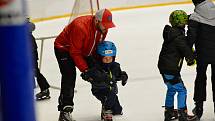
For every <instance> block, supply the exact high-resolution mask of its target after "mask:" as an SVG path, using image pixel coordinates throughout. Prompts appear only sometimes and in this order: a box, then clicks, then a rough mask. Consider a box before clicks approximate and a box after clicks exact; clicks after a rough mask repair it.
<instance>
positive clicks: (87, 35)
mask: <svg viewBox="0 0 215 121" xmlns="http://www.w3.org/2000/svg"><path fill="white" fill-rule="evenodd" d="M112 27H115V25H114V23H113V22H112V14H111V12H110V11H109V10H108V9H102V10H99V11H97V12H96V14H95V15H94V16H91V15H87V16H81V17H78V18H76V19H74V20H73V21H72V22H71V23H70V24H69V25H68V26H66V27H65V28H64V30H63V31H62V32H61V33H60V35H59V36H58V37H57V38H56V40H55V43H54V48H55V56H56V58H57V61H58V65H59V68H60V72H61V75H62V78H61V92H60V96H59V100H58V102H59V105H58V110H59V111H60V116H59V121H65V120H66V121H72V116H71V113H72V111H73V105H74V103H73V97H74V88H75V81H76V68H75V67H77V68H78V69H79V70H80V71H81V72H87V71H88V65H87V62H86V58H87V57H88V56H91V55H95V54H96V52H95V49H96V46H97V44H98V43H99V42H100V41H103V40H104V39H105V37H106V34H107V32H108V29H109V28H112Z"/></svg>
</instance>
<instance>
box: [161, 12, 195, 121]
mask: <svg viewBox="0 0 215 121" xmlns="http://www.w3.org/2000/svg"><path fill="white" fill-rule="evenodd" d="M187 21H188V15H187V14H186V12H184V11H183V10H175V11H173V12H172V13H171V15H170V17H169V22H170V24H171V26H170V25H166V26H165V27H164V30H163V39H164V42H163V45H162V49H161V52H160V55H159V61H158V68H159V71H160V73H161V75H162V77H163V80H164V83H165V85H166V86H167V93H166V100H165V112H164V115H165V119H164V121H170V120H172V119H173V118H179V121H190V120H195V119H196V118H197V117H196V116H188V114H187V104H186V98H187V90H186V88H185V85H184V83H183V81H182V79H181V75H180V71H181V67H182V63H183V59H184V58H185V60H186V62H187V65H188V66H191V65H193V64H195V58H194V55H193V52H192V49H191V48H190V47H189V46H188V45H187V42H186V36H185V25H187ZM176 93H178V95H177V102H178V110H177V111H178V114H179V116H178V115H177V113H176V115H175V113H174V112H175V111H174V96H175V94H176Z"/></svg>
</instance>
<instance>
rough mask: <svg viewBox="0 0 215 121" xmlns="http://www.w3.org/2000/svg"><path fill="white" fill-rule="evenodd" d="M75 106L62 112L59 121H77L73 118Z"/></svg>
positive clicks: (67, 107) (68, 107)
mask: <svg viewBox="0 0 215 121" xmlns="http://www.w3.org/2000/svg"><path fill="white" fill-rule="evenodd" d="M72 111H73V106H65V107H64V108H63V111H60V116H59V119H58V121H75V120H73V118H72Z"/></svg>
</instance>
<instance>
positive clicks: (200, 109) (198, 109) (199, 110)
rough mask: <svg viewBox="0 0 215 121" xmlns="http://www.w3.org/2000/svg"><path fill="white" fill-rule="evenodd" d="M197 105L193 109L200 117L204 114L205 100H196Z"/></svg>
mask: <svg viewBox="0 0 215 121" xmlns="http://www.w3.org/2000/svg"><path fill="white" fill-rule="evenodd" d="M195 105H196V107H195V108H194V109H193V110H192V112H193V114H195V115H197V117H198V118H199V119H200V118H201V117H202V114H203V102H196V103H195Z"/></svg>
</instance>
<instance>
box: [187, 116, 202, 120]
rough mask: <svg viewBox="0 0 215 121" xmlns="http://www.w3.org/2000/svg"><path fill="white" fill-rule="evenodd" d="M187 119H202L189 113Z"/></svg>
mask: <svg viewBox="0 0 215 121" xmlns="http://www.w3.org/2000/svg"><path fill="white" fill-rule="evenodd" d="M187 121H200V119H199V118H198V116H196V115H188V116H187Z"/></svg>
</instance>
